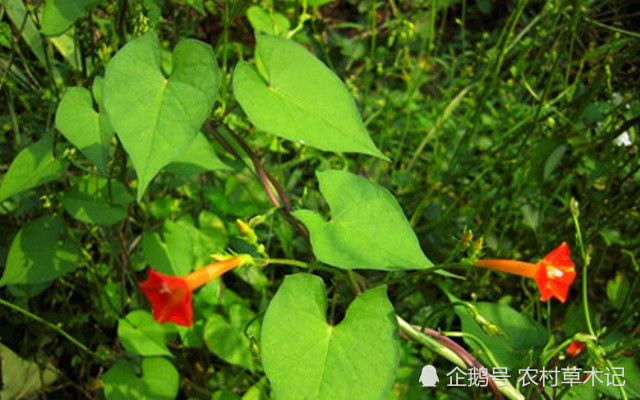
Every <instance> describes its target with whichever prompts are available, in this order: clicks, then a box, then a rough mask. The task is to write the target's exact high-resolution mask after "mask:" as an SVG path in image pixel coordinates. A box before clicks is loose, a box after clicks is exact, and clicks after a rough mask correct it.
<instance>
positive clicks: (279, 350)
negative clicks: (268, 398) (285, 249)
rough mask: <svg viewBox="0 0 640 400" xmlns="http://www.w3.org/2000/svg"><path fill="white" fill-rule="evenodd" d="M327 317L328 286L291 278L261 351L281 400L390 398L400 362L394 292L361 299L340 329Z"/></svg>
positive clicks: (269, 319)
mask: <svg viewBox="0 0 640 400" xmlns="http://www.w3.org/2000/svg"><path fill="white" fill-rule="evenodd" d="M326 312H327V300H326V293H325V289H324V283H323V282H322V279H320V278H319V277H317V276H314V275H309V274H297V275H288V276H287V277H286V278H285V280H284V282H283V283H282V285H281V286H280V288H279V289H278V292H277V293H276V295H275V296H274V298H273V300H271V303H270V304H269V307H268V309H267V313H266V314H265V316H264V321H263V328H262V340H261V344H262V346H261V347H262V362H263V366H264V369H265V372H266V373H267V377H268V378H269V380H270V381H271V384H272V386H273V390H274V392H275V395H276V398H278V399H279V400H289V399H291V400H298V399H308V400H313V399H335V400H340V399H345V400H352V399H383V398H385V397H386V395H387V393H388V391H389V389H390V388H391V385H392V384H393V381H394V378H395V373H396V369H397V368H398V361H399V357H400V349H399V339H398V327H397V325H396V320H395V313H394V310H393V306H392V305H391V303H390V302H389V300H388V299H387V294H386V287H385V286H379V287H377V288H375V289H371V290H368V291H367V292H365V293H364V294H362V295H360V296H359V297H357V298H356V299H355V300H354V301H353V303H351V305H350V306H349V309H348V310H347V312H346V315H345V317H344V319H343V320H342V321H341V322H340V323H338V324H337V325H330V324H329V323H327V319H326V318H327V317H326Z"/></svg>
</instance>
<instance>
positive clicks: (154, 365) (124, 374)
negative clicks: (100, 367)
mask: <svg viewBox="0 0 640 400" xmlns="http://www.w3.org/2000/svg"><path fill="white" fill-rule="evenodd" d="M102 380H103V382H104V394H105V397H106V398H107V400H130V399H138V400H173V399H175V398H176V396H177V395H178V380H179V377H178V371H177V370H176V368H175V367H174V366H173V364H171V363H170V362H169V361H167V360H166V359H164V358H161V357H149V358H143V359H142V377H139V376H138V375H137V374H136V371H135V369H134V368H133V365H131V363H130V362H129V361H127V360H125V359H123V358H121V359H119V360H118V361H116V363H115V364H113V366H112V367H111V368H109V370H108V371H107V372H106V373H105V374H104V375H103V376H102Z"/></svg>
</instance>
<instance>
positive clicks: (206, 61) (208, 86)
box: [104, 32, 220, 199]
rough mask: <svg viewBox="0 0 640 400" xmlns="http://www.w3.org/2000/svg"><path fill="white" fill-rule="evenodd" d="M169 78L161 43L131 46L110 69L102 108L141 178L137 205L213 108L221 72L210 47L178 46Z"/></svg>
mask: <svg viewBox="0 0 640 400" xmlns="http://www.w3.org/2000/svg"><path fill="white" fill-rule="evenodd" d="M171 65H172V67H171V74H170V75H169V77H168V78H166V77H165V76H164V74H163V72H162V57H161V48H160V43H159V41H158V37H157V36H156V35H155V34H154V33H153V32H150V33H147V34H145V35H144V36H142V37H139V38H138V39H135V40H133V41H132V42H130V43H128V44H127V45H126V46H125V47H124V48H122V50H120V51H119V52H118V54H116V56H115V57H114V58H113V59H112V60H111V62H110V63H109V65H108V66H107V71H106V76H105V87H104V104H105V107H106V110H107V114H108V115H109V119H110V120H111V123H112V125H113V127H114V128H115V130H116V133H117V135H118V137H119V138H120V141H121V142H122V145H123V146H124V148H125V150H126V151H127V153H128V154H129V157H131V161H132V163H133V166H134V168H135V170H136V173H137V174H138V180H139V182H138V199H140V198H141V197H142V195H143V194H144V191H145V189H146V187H147V186H148V184H149V182H151V179H153V177H154V176H155V175H156V174H157V173H158V171H160V169H161V168H163V167H164V166H166V165H167V164H169V163H170V162H171V161H173V160H174V159H175V158H176V157H178V156H179V155H180V154H181V153H182V152H184V151H185V150H186V149H187V148H188V147H189V146H190V145H191V142H192V141H193V140H194V138H195V137H196V134H197V133H198V131H199V129H200V127H201V125H202V123H203V122H204V120H205V119H206V118H207V116H208V115H209V113H210V111H211V107H213V103H214V101H215V98H216V95H217V92H218V86H219V84H220V71H219V70H218V64H217V63H216V59H215V56H214V54H213V50H212V49H211V46H209V45H207V44H205V43H203V42H200V41H197V40H192V39H187V40H182V41H181V42H180V43H178V45H177V46H176V48H175V50H174V52H173V56H172V62H171Z"/></svg>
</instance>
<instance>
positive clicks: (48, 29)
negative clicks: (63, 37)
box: [40, 0, 101, 36]
mask: <svg viewBox="0 0 640 400" xmlns="http://www.w3.org/2000/svg"><path fill="white" fill-rule="evenodd" d="M100 2H101V0H48V1H47V3H46V5H45V7H44V11H43V13H42V22H41V27H40V32H42V34H43V35H47V36H58V35H60V34H62V33H63V32H64V31H66V30H67V29H69V28H70V27H71V25H73V23H74V22H76V20H77V19H78V18H80V17H81V16H83V15H84V14H85V12H87V11H88V9H89V8H90V7H89V6H94V5H96V4H98V3H100Z"/></svg>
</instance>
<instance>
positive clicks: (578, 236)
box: [571, 199, 596, 337]
mask: <svg viewBox="0 0 640 400" xmlns="http://www.w3.org/2000/svg"><path fill="white" fill-rule="evenodd" d="M572 201H574V200H573V199H572ZM577 207H578V206H577V205H576V206H575V208H576V211H575V212H573V211H572V213H571V215H572V217H573V223H574V225H575V227H576V239H577V241H578V247H579V248H580V255H581V257H582V265H584V267H582V306H583V308H584V318H585V320H586V321H587V328H588V329H589V333H590V334H591V336H594V337H595V336H596V334H595V331H594V330H593V325H592V324H591V315H590V314H589V298H588V293H587V281H588V279H587V270H588V268H589V258H588V257H587V252H586V250H585V248H584V242H583V240H582V230H580V221H578V211H577Z"/></svg>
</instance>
